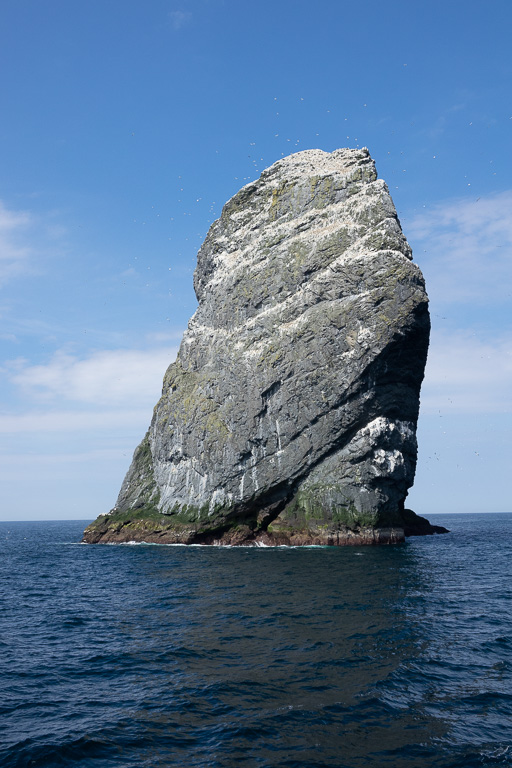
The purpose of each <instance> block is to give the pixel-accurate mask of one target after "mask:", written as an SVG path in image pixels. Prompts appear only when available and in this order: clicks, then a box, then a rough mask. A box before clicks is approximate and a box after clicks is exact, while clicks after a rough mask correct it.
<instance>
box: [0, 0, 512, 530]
mask: <svg viewBox="0 0 512 768" xmlns="http://www.w3.org/2000/svg"><path fill="white" fill-rule="evenodd" d="M511 24H512V4H511V3H510V0H464V2H462V1H460V0H451V2H449V3H447V2H446V0H443V2H440V1H439V0H429V2H428V3H427V2H411V0H407V2H405V1H402V0H389V2H386V3H384V2H382V0H359V2H357V3H355V2H350V3H349V2H345V0H316V2H314V3H313V2H305V1H304V0H293V1H292V0H286V1H285V0H273V1H272V2H269V1H268V0H259V2H257V3H254V2H246V1H245V0H176V1H175V0H150V2H147V0H146V2H142V0H122V1H121V0H109V2H106V3H105V2H104V1H103V0H102V1H101V2H100V1H99V0H87V2H79V1H78V0H45V2H40V0H3V3H2V12H1V22H0V105H1V107H0V315H1V325H0V343H1V358H0V374H1V382H0V392H1V394H0V433H1V437H2V439H1V440H0V451H1V456H0V482H1V487H2V494H1V504H0V519H3V520H28V519H84V520H90V519H93V518H95V517H96V516H97V515H98V514H100V513H104V512H107V511H108V510H109V509H110V508H111V507H112V506H113V505H114V503H115V500H116V497H117V494H118V492H119V488H120V486H121V482H122V480H123V477H124V474H125V473H126V471H127V469H128V466H129V464H130V460H131V456H132V454H133V451H134V449H135V447H136V446H137V444H138V442H139V441H140V440H141V438H142V437H143V435H144V433H145V431H146V429H147V427H148V425H149V422H150V420H151V414H152V409H153V406H154V405H155V403H156V401H157V400H158V397H159V395H160V390H161V384H162V377H163V374H164V371H165V369H166V368H167V365H168V364H169V363H170V362H172V360H173V359H174V356H175V355H176V352H177V349H178V347H179V343H180V339H181V336H182V334H183V331H184V329H185V328H186V326H187V322H188V320H189V318H190V317H191V315H192V314H193V313H194V311H195V308H196V306H197V304H196V299H195V295H194V292H193V287H192V275H193V271H194V268H195V263H196V254H197V251H198V249H199V247H200V245H201V243H202V241H203V239H204V237H205V235H206V233H207V231H208V228H209V226H210V224H211V223H212V221H214V220H215V219H216V218H217V217H218V216H219V215H220V212H221V209H222V206H223V204H224V203H225V202H226V201H227V200H228V199H229V198H230V197H231V196H232V195H233V194H235V193H236V192H237V191H238V189H239V188H240V187H241V186H243V185H244V184H246V183H248V182H249V181H252V180H254V179H255V178H257V177H258V176H259V174H260V173H261V171H262V170H263V169H264V168H266V167H268V166H269V165H271V164H272V163H273V162H275V161H276V160H278V159H280V158H281V157H283V156H285V155H288V154H290V153H292V152H297V151H301V150H305V149H312V148H319V149H322V150H325V151H333V150H334V149H336V148H338V147H362V146H367V147H368V148H369V150H370V152H371V154H372V157H373V158H374V160H375V162H376V165H377V171H378V173H379V176H380V178H383V179H384V180H385V181H386V182H387V184H388V186H389V189H390V191H391V194H392V197H393V200H394V202H395V205H396V208H397V210H398V214H399V217H400V221H401V224H402V228H403V230H404V233H405V234H406V236H407V238H408V240H409V242H410V244H411V246H412V248H413V253H414V260H415V262H416V263H417V264H419V266H420V267H421V269H422V270H423V273H424V275H425V279H426V284H427V290H428V293H429V297H430V309H431V317H432V335H431V343H430V351H429V360H428V363H427V371H426V376H425V381H424V384H423V388H422V395H421V411H420V419H419V424H418V441H419V456H418V469H417V474H416V481H415V485H414V488H413V489H412V490H411V492H410V495H409V498H408V505H409V506H411V507H412V508H413V509H414V510H415V511H416V512H418V513H419V514H422V515H426V516H427V517H428V516H429V515H432V514H435V513H437V512H511V511H512V502H511V499H510V490H509V482H508V473H509V471H510V456H511V452H510V435H511V434H512V429H511V428H512V415H511V410H512V409H511V394H510V393H511V391H512V386H511V385H512V326H511V313H510V304H511V293H512V173H511V171H512V163H511V154H512V88H511V83H512V53H511V50H512V49H511V46H510V28H511Z"/></svg>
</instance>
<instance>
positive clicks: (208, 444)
mask: <svg viewBox="0 0 512 768" xmlns="http://www.w3.org/2000/svg"><path fill="white" fill-rule="evenodd" d="M411 258H412V254H411V249H410V247H409V245H408V243H407V241H406V239H405V237H404V235H403V234H402V231H401V228H400V223H399V221H398V217H397V214H396V210H395V207H394V205H393V202H392V200H391V197H390V194H389V191H388V189H387V187H386V184H385V183H384V182H383V181H380V180H378V179H377V174H376V171H375V165H374V162H373V160H372V159H371V157H370V155H369V153H368V150H367V149H361V150H359V149H356V150H353V149H339V150H337V151H335V152H333V153H331V154H329V153H326V152H322V151H320V150H308V151H305V152H299V153H297V154H294V155H291V156H289V157H286V158H284V159H282V160H279V161H278V162H277V163H275V164H274V165H272V166H271V167H270V168H268V169H267V170H266V171H264V172H263V173H262V174H261V176H260V178H259V179H258V180H257V181H255V182H252V183H250V184H248V185H247V186H245V187H243V189H241V190H240V191H239V192H238V193H237V194H236V195H235V196H234V197H233V198H231V200H229V202H228V203H226V205H225V206H224V209H223V211H222V215H221V217H220V218H219V219H218V220H217V221H216V222H215V223H214V224H213V225H212V227H211V228H210V231H209V232H208V235H207V237H206V240H205V242H204V244H203V246H202V247H201V249H200V251H199V254H198V259H197V268H196V271H195V274H194V287H195V291H196V294H197V299H198V302H199V306H198V309H197V311H196V313H195V314H194V316H193V317H192V319H191V320H190V323H189V326H188V329H187V331H186V332H185V335H184V337H183V341H182V343H181V347H180V351H179V354H178V357H177V359H176V362H175V363H173V364H172V365H170V367H169V368H168V370H167V372H166V374H165V378H164V383H163V390H162V396H161V398H160V400H159V401H158V403H157V405H156V407H155V409H154V415H153V420H152V423H151V426H150V428H149V431H148V433H147V435H146V436H145V438H144V439H143V441H142V443H141V444H140V445H139V447H138V448H137V450H136V451H135V454H134V458H133V461H132V464H131V466H130V469H129V471H128V474H127V475H126V478H125V480H124V483H123V486H122V488H121V492H120V494H119V498H118V500H117V503H116V506H115V507H114V509H113V510H112V511H111V512H110V513H109V514H108V515H102V516H100V517H99V518H98V519H97V520H96V521H95V522H94V523H93V524H92V525H90V526H89V527H88V528H87V530H86V532H85V536H84V540H85V541H88V542H98V541H128V540H144V541H148V542H149V541H158V542H169V543H172V542H183V543H193V542H198V543H219V542H221V543H234V544H241V543H265V544H284V543H291V544H363V543H364V544H366V543H368V544H373V543H392V542H398V541H401V540H403V538H404V531H405V533H407V534H412V533H432V532H434V531H435V530H436V527H435V526H430V524H429V523H428V522H427V521H426V520H424V518H418V517H417V516H416V515H414V513H413V512H411V511H410V510H404V501H405V498H406V496H407V491H408V489H409V488H410V486H411V485H412V482H413V479H414V472H415V466H416V453H417V447H416V422H417V418H418V408H419V392H420V385H421V381H422V379H423V372H424V367H425V361H426V357H427V349H428V339H429V328H430V323H429V314H428V299H427V295H426V293H425V287H424V281H423V277H422V275H421V272H420V270H419V268H418V267H417V266H416V264H414V263H413V262H412V260H411Z"/></svg>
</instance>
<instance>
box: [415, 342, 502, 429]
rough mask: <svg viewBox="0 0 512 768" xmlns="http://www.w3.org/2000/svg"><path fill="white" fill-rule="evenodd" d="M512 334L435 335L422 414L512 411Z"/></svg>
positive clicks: (425, 383)
mask: <svg viewBox="0 0 512 768" xmlns="http://www.w3.org/2000/svg"><path fill="white" fill-rule="evenodd" d="M511 393H512V335H508V336H501V337H494V338H492V339H482V338H478V337H477V335H476V334H475V333H472V332H471V331H457V332H453V333H446V332H445V333H439V334H437V333H436V334H433V337H432V340H431V345H430V351H429V357H428V362H427V369H426V373H425V381H424V383H423V387H422V391H421V412H422V413H424V414H428V413H439V411H441V412H444V413H448V412H449V413H466V414H468V415H478V414H481V413H510V412H512V397H511Z"/></svg>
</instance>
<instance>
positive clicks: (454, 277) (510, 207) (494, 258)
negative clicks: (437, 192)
mask: <svg viewBox="0 0 512 768" xmlns="http://www.w3.org/2000/svg"><path fill="white" fill-rule="evenodd" d="M404 229H405V231H406V232H407V236H408V238H409V241H410V242H411V244H412V246H413V250H414V252H415V258H416V260H417V261H419V262H420V263H421V267H422V270H423V272H424V274H425V278H426V281H427V289H428V292H429V295H430V296H431V298H432V299H434V300H435V301H436V302H441V303H442V302H445V303H446V302H449V303H453V302H457V303H464V302H473V303H477V304H485V303H487V302H492V303H495V302H496V301H505V300H508V299H510V296H511V294H512V288H511V286H512V191H511V190H509V191H506V192H501V193H498V194H494V195H488V196H486V197H480V198H478V199H476V200H471V201H468V200H455V201H448V202H444V203H443V202H441V203H439V204H437V205H435V206H434V207H433V208H432V209H431V210H429V211H428V212H426V213H424V214H420V215H419V216H416V217H415V218H413V219H412V220H411V221H409V222H404Z"/></svg>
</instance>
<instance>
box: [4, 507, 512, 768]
mask: <svg viewBox="0 0 512 768" xmlns="http://www.w3.org/2000/svg"><path fill="white" fill-rule="evenodd" d="M86 522H87V521H82V522H80V521H71V522H62V521H53V522H46V523H42V522H25V523H21V522H19V523H1V524H0V569H1V572H2V573H1V583H0V589H1V591H0V621H1V637H0V640H1V642H0V646H1V654H0V659H1V667H2V669H1V678H0V711H1V717H0V765H1V766H2V768H15V767H16V768H32V767H38V766H41V767H43V766H44V768H52V767H53V766H76V767H77V768H78V767H80V768H93V767H94V768H111V767H112V768H118V767H119V766H122V767H123V768H143V767H145V766H148V767H151V768H153V767H155V768H156V767H160V766H161V767H164V766H184V767H186V768H193V767H195V766H198V767H199V766H205V767H206V766H208V768H221V767H222V768H235V766H236V767H237V768H238V766H243V767H244V768H246V767H247V768H253V767H254V768H257V767H258V768H260V767H261V768H263V767H267V766H268V767H269V768H274V767H275V766H283V767H284V766H287V768H324V766H325V767H327V766H329V767H331V766H332V767H335V768H345V767H346V768H368V767H369V766H372V767H375V768H380V766H393V768H412V767H413V766H418V768H430V767H431V766H432V768H433V767H434V766H435V768H448V767H450V768H451V767H452V766H453V767H455V766H461V768H472V767H473V766H475V768H476V767H477V766H478V768H481V767H482V766H510V765H512V515H505V514H503V515H492V514H482V515H450V516H449V515H435V516H434V517H433V522H434V523H437V524H441V525H445V526H446V527H448V528H450V529H451V533H450V534H446V535H442V536H429V537H422V538H411V539H408V540H407V542H406V544H404V545H399V546H394V547H380V548H378V547H376V548H370V547H368V548H363V547H357V548H348V547H347V548H339V549H337V548H329V547H310V548H302V549H300V548H278V549H272V548H227V547H225V548H218V547H201V546H195V547H183V546H181V547H180V546H155V545H144V544H141V545H84V544H80V543H78V542H79V541H80V537H81V533H82V531H83V528H84V527H85V524H86Z"/></svg>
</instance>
